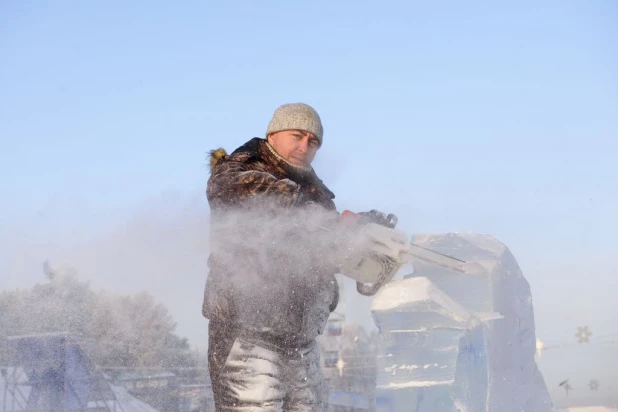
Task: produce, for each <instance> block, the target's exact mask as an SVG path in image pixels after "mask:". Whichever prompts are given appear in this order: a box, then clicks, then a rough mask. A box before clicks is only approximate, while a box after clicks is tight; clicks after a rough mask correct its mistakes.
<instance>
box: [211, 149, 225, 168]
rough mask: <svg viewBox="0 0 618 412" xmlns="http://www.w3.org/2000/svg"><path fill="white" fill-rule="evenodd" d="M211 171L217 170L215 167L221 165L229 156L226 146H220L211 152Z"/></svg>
mask: <svg viewBox="0 0 618 412" xmlns="http://www.w3.org/2000/svg"><path fill="white" fill-rule="evenodd" d="M209 155H210V173H212V172H213V171H214V170H215V167H217V165H219V163H221V162H222V161H223V160H225V158H226V157H227V152H226V151H225V149H224V148H222V147H220V148H218V149H215V150H211V151H210V153H209Z"/></svg>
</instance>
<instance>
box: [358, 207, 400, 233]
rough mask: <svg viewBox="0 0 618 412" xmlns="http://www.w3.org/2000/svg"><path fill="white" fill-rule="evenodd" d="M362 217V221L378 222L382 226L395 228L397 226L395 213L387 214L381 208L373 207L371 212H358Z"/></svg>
mask: <svg viewBox="0 0 618 412" xmlns="http://www.w3.org/2000/svg"><path fill="white" fill-rule="evenodd" d="M357 215H359V216H360V217H361V220H362V221H365V222H367V223H376V224H378V225H381V226H386V227H389V228H391V229H394V228H395V226H397V217H396V216H395V215H393V214H389V215H387V214H386V213H383V212H380V211H379V210H376V209H372V210H370V211H369V212H360V213H357Z"/></svg>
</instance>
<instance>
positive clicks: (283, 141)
mask: <svg viewBox="0 0 618 412" xmlns="http://www.w3.org/2000/svg"><path fill="white" fill-rule="evenodd" d="M268 143H270V145H271V146H272V147H273V149H275V151H276V152H277V153H279V156H281V157H283V158H284V159H285V160H287V161H288V162H290V163H292V164H295V165H298V166H309V165H310V164H311V162H313V158H314V157H315V154H316V152H317V151H318V146H319V144H320V142H319V141H318V139H317V137H315V135H314V134H313V133H309V132H305V131H302V130H283V131H281V132H277V133H273V134H271V135H269V136H268Z"/></svg>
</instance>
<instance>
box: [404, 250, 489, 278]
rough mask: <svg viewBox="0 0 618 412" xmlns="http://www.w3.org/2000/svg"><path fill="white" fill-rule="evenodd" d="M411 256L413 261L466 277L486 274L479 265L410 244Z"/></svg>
mask: <svg viewBox="0 0 618 412" xmlns="http://www.w3.org/2000/svg"><path fill="white" fill-rule="evenodd" d="M410 255H411V256H412V259H417V260H420V261H422V262H425V263H428V264H430V265H433V266H439V267H442V268H444V269H447V270H452V271H455V272H457V273H461V274H464V275H478V274H481V273H483V272H484V269H483V267H482V266H481V265H479V264H478V263H474V262H472V263H471V262H467V261H465V260H461V259H457V258H455V257H453V256H449V255H445V254H443V253H440V252H436V251H434V250H431V249H427V248H424V247H422V246H418V245H415V244H413V243H411V244H410Z"/></svg>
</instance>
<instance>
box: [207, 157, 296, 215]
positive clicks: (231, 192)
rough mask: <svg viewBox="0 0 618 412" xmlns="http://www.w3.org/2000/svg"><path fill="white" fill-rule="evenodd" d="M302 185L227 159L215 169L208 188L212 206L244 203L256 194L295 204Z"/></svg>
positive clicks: (280, 203) (279, 201) (241, 204)
mask: <svg viewBox="0 0 618 412" xmlns="http://www.w3.org/2000/svg"><path fill="white" fill-rule="evenodd" d="M299 193H300V186H298V185H297V184H296V183H294V182H293V181H291V180H289V179H281V180H279V179H277V178H276V177H275V176H273V175H272V174H270V173H267V172H263V171H259V170H252V169H250V168H248V167H247V165H246V164H244V163H240V162H233V161H227V162H224V163H222V164H219V165H218V166H217V167H215V168H214V170H213V172H212V174H211V176H210V178H209V179H208V185H207V189H206V195H207V198H208V201H209V202H210V203H211V204H212V205H216V206H224V205H228V206H231V205H235V206H243V205H246V204H247V203H248V202H249V201H251V200H254V199H255V198H256V197H264V198H266V197H268V198H270V199H272V200H274V201H275V203H276V204H278V205H280V206H284V207H287V206H292V205H294V204H295V203H296V202H297V200H298V197H299Z"/></svg>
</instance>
